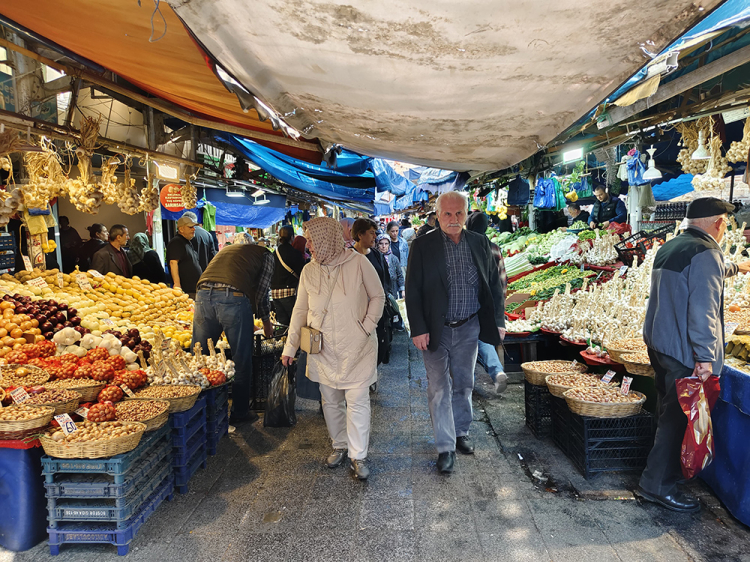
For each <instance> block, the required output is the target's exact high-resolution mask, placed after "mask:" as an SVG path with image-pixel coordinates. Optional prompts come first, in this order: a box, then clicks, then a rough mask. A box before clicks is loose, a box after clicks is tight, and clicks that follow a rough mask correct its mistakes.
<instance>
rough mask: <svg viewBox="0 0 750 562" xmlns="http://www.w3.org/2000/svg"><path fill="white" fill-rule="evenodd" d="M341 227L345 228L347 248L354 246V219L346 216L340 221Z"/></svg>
mask: <svg viewBox="0 0 750 562" xmlns="http://www.w3.org/2000/svg"><path fill="white" fill-rule="evenodd" d="M339 222H340V223H341V228H343V229H344V244H345V245H346V247H347V248H354V238H352V226H353V225H354V219H352V218H349V217H346V218H343V219H341V220H340V221H339Z"/></svg>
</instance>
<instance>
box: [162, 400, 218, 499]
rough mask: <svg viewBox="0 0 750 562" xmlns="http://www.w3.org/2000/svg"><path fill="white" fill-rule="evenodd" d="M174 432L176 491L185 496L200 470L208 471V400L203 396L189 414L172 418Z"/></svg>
mask: <svg viewBox="0 0 750 562" xmlns="http://www.w3.org/2000/svg"><path fill="white" fill-rule="evenodd" d="M169 426H170V427H171V429H172V468H173V470H174V478H175V488H176V489H177V491H178V492H180V493H181V494H186V493H187V491H188V482H190V479H191V478H192V477H193V475H194V474H195V473H196V472H197V471H198V469H199V468H206V458H207V456H208V449H207V447H206V445H207V441H206V397H205V396H201V397H200V398H198V400H197V401H196V402H195V405H194V406H193V407H192V408H190V409H189V410H187V411H185V412H178V413H176V414H171V415H170V416H169Z"/></svg>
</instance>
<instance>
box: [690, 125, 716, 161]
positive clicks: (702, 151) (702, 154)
mask: <svg viewBox="0 0 750 562" xmlns="http://www.w3.org/2000/svg"><path fill="white" fill-rule="evenodd" d="M690 158H691V159H692V160H708V159H709V158H711V154H710V153H709V152H708V150H706V135H705V133H704V132H703V130H702V129H701V130H700V131H698V148H696V149H695V152H693V155H692V156H691V157H690Z"/></svg>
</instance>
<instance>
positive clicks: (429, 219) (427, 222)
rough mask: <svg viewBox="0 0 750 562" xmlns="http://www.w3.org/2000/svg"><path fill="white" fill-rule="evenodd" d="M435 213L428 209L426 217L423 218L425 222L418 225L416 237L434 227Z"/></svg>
mask: <svg viewBox="0 0 750 562" xmlns="http://www.w3.org/2000/svg"><path fill="white" fill-rule="evenodd" d="M435 221H436V218H435V213H434V212H432V211H430V212H429V213H427V219H426V220H425V223H424V224H423V225H422V226H420V227H419V230H417V238H419V237H420V236H422V235H423V234H427V233H428V232H429V231H431V230H434V229H435Z"/></svg>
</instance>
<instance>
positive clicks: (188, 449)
mask: <svg viewBox="0 0 750 562" xmlns="http://www.w3.org/2000/svg"><path fill="white" fill-rule="evenodd" d="M205 444H206V426H205V425H204V426H203V427H202V428H201V430H200V431H198V432H197V433H196V434H195V435H193V437H192V438H191V439H190V441H188V442H187V443H186V444H185V445H184V446H182V447H173V448H172V466H185V465H187V464H190V460H191V459H192V458H193V457H194V456H195V453H196V451H198V449H200V448H201V447H202V446H204V445H205Z"/></svg>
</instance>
